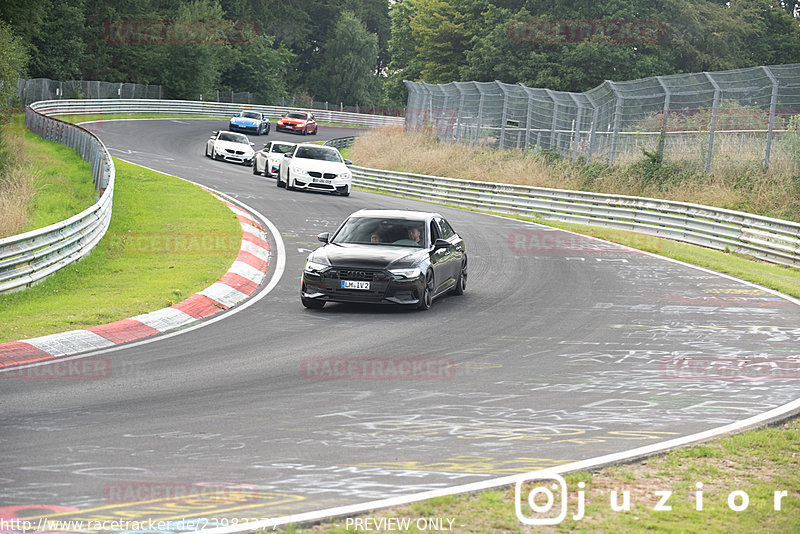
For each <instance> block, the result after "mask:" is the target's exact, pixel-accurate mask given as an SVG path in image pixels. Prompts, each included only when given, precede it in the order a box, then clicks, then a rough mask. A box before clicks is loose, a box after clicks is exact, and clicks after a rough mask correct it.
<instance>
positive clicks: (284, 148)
mask: <svg viewBox="0 0 800 534" xmlns="http://www.w3.org/2000/svg"><path fill="white" fill-rule="evenodd" d="M293 149H294V145H272V148H270V149H269V151H270V152H277V153H278V154H288V153H289V152H291V151H292V150H293Z"/></svg>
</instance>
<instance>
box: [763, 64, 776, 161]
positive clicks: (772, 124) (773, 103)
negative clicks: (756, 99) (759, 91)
mask: <svg viewBox="0 0 800 534" xmlns="http://www.w3.org/2000/svg"><path fill="white" fill-rule="evenodd" d="M761 68H762V69H763V70H764V73H765V74H766V75H767V77H769V81H771V82H772V97H771V98H770V101H769V126H768V127H767V146H766V148H765V149H764V168H765V169H769V156H770V150H771V149H772V130H773V128H774V127H775V108H776V107H777V105H778V80H776V79H775V76H774V75H773V74H772V71H771V70H769V67H761Z"/></svg>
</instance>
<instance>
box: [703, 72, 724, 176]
mask: <svg viewBox="0 0 800 534" xmlns="http://www.w3.org/2000/svg"><path fill="white" fill-rule="evenodd" d="M703 74H705V76H706V78H707V79H708V81H709V82H710V83H711V85H713V86H714V103H713V105H712V108H711V125H710V126H709V128H708V151H707V152H706V174H708V173H709V172H710V171H711V155H712V153H713V151H714V132H715V131H716V129H717V110H718V109H719V97H720V94H721V93H722V91H721V90H720V88H719V85H717V82H716V81H715V80H714V78H712V77H711V75H710V74H709V73H707V72H704V73H703Z"/></svg>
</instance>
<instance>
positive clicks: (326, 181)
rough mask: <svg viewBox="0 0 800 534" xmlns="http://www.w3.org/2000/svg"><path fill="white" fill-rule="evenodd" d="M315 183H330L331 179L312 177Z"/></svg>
mask: <svg viewBox="0 0 800 534" xmlns="http://www.w3.org/2000/svg"><path fill="white" fill-rule="evenodd" d="M312 181H313V182H314V183H315V184H330V183H331V181H330V180H328V179H325V178H314V179H313V180H312Z"/></svg>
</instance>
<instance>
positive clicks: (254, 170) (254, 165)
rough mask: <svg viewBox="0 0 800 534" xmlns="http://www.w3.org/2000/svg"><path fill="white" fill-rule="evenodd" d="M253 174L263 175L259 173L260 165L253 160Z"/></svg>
mask: <svg viewBox="0 0 800 534" xmlns="http://www.w3.org/2000/svg"><path fill="white" fill-rule="evenodd" d="M253 174H261V173H260V172H258V165H256V162H255V160H253Z"/></svg>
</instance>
